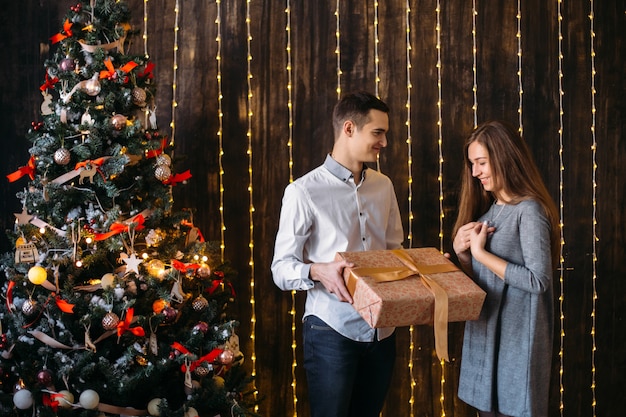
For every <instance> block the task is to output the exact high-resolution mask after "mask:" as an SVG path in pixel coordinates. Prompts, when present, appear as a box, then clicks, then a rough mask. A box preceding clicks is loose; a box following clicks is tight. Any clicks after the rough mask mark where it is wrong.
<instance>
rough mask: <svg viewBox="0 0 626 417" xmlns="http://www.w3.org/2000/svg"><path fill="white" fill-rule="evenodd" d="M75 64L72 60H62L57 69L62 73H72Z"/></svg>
mask: <svg viewBox="0 0 626 417" xmlns="http://www.w3.org/2000/svg"><path fill="white" fill-rule="evenodd" d="M75 68H76V63H75V62H74V60H73V59H72V58H63V59H62V60H61V62H60V63H59V69H60V70H61V71H64V72H70V71H74V69H75Z"/></svg>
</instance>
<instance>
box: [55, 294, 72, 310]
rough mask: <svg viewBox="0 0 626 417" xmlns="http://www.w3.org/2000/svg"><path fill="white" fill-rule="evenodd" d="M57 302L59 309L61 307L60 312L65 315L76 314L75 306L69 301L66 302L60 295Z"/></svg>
mask: <svg viewBox="0 0 626 417" xmlns="http://www.w3.org/2000/svg"><path fill="white" fill-rule="evenodd" d="M55 301H56V304H57V307H59V310H61V311H62V312H64V313H70V314H74V304H70V303H68V302H67V301H65V300H64V299H62V298H61V297H60V296H58V295H57V296H56V297H55Z"/></svg>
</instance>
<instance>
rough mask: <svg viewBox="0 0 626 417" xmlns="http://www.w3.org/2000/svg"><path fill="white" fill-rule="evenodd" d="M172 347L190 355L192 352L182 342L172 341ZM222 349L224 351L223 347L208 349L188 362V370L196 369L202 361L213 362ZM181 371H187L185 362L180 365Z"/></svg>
mask: <svg viewBox="0 0 626 417" xmlns="http://www.w3.org/2000/svg"><path fill="white" fill-rule="evenodd" d="M172 348H173V349H176V350H178V351H179V352H181V353H182V354H183V355H191V354H192V353H191V352H190V351H189V350H188V349H187V348H186V347H185V346H183V345H182V344H180V343H178V342H174V343H172ZM223 351H224V349H218V348H215V349H213V350H212V351H210V352H209V353H207V354H206V355H204V356H202V357H201V358H199V359H197V360H195V361H193V362H191V363H190V364H189V371H190V372H191V371H193V370H194V369H196V368H197V367H198V366H200V365H201V364H202V362H208V363H213V362H215V360H216V359H217V357H218V356H220V354H221V353H222V352H223ZM181 371H183V372H187V366H186V365H185V364H183V365H181Z"/></svg>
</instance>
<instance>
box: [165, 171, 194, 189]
mask: <svg viewBox="0 0 626 417" xmlns="http://www.w3.org/2000/svg"><path fill="white" fill-rule="evenodd" d="M189 178H191V172H190V171H189V170H187V171H185V172H183V173H180V174H175V175H172V176H171V177H169V178H168V179H166V180H165V181H163V184H165V185H171V186H174V185H176V184H177V183H179V182H183V181H187V180H188V179H189Z"/></svg>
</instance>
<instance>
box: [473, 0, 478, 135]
mask: <svg viewBox="0 0 626 417" xmlns="http://www.w3.org/2000/svg"><path fill="white" fill-rule="evenodd" d="M476 1H477V0H472V98H473V100H474V103H473V104H472V111H473V113H474V127H477V126H478V81H477V72H478V71H477V65H476V62H477V59H476V54H477V50H478V47H477V46H476V45H477V43H476V16H477V15H478V10H477V9H476Z"/></svg>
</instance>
